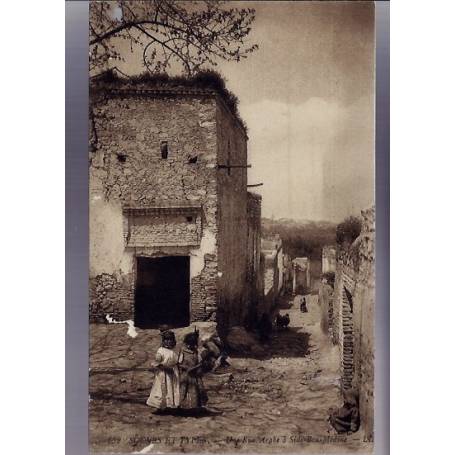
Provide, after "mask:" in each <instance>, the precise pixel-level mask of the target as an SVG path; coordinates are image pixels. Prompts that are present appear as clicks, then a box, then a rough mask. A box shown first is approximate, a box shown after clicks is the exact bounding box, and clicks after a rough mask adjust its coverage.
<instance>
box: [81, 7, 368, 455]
mask: <svg viewBox="0 0 455 455" xmlns="http://www.w3.org/2000/svg"><path fill="white" fill-rule="evenodd" d="M374 24H375V4H374V2H372V1H292V2H287V1H280V2H273V1H270V2H268V1H267V2H266V1H223V2H221V1H175V0H149V1H93V2H90V22H89V56H88V58H89V67H90V73H89V75H88V77H89V87H90V99H89V123H90V125H89V131H90V137H89V150H88V167H89V241H90V242H89V254H90V264H89V277H88V278H89V304H88V309H89V320H90V352H89V371H88V375H89V397H88V399H89V444H90V451H91V453H121V454H132V453H140V454H147V453H151V454H153V453H177V452H189V453H203V452H206V453H304V454H306V453H308V454H310V453H311V454H312V453H321V454H322V453H372V451H373V449H374V418H373V417H374V353H375V336H374V322H375V317H374V316H375V310H374V306H375V200H374V194H375V182H374V173H375V25H374Z"/></svg>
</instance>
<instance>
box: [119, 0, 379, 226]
mask: <svg viewBox="0 0 455 455" xmlns="http://www.w3.org/2000/svg"><path fill="white" fill-rule="evenodd" d="M232 4H233V6H244V5H246V6H248V7H253V8H255V9H256V21H255V22H254V23H253V30H252V32H251V35H250V39H251V41H252V42H255V43H257V44H258V45H259V50H258V51H256V52H254V53H253V54H252V55H250V57H249V58H248V59H246V60H244V61H241V62H240V63H236V62H230V63H227V62H221V63H220V65H219V66H218V67H217V68H216V69H217V70H218V71H220V72H221V73H222V74H223V75H224V76H225V78H226V79H227V87H228V88H229V89H230V90H231V91H232V92H234V93H235V94H236V95H237V96H238V98H239V100H240V104H239V111H240V115H241V116H242V118H243V119H244V120H245V122H246V124H247V126H248V130H249V144H248V153H249V162H250V163H251V164H252V169H250V170H249V175H248V180H249V183H252V184H254V183H260V182H262V183H264V186H262V187H259V188H255V189H254V191H255V192H257V193H259V194H261V195H262V212H263V216H265V217H271V216H272V215H273V216H274V217H275V218H283V217H285V218H294V219H309V220H329V221H335V222H337V221H340V220H341V219H343V218H344V217H345V216H347V215H349V214H356V213H358V212H359V211H360V210H361V209H362V208H366V207H368V206H370V205H371V204H373V201H374V4H373V3H372V2H363V1H352V2H327V1H323V2H322V1H321V2H316V1H314V2H305V1H300V2H232ZM127 64H129V65H130V66H129V68H128V69H131V67H132V66H131V60H130V58H128V59H127ZM133 66H134V65H133ZM123 68H125V70H126V68H127V67H125V66H124V67H123ZM123 68H122V69H123ZM130 74H131V71H130Z"/></svg>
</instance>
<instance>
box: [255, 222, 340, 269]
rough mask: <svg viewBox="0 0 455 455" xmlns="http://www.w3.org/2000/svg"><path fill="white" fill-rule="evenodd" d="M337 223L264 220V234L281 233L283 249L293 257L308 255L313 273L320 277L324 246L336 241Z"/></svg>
mask: <svg viewBox="0 0 455 455" xmlns="http://www.w3.org/2000/svg"><path fill="white" fill-rule="evenodd" d="M335 229H336V225H335V224H333V223H329V222H315V221H314V222H305V223H300V222H295V221H292V222H290V221H289V220H269V219H265V218H264V219H263V220H262V230H263V233H264V235H270V234H279V236H280V237H281V239H282V241H283V251H284V252H285V253H286V254H289V256H290V257H291V259H294V258H296V257H308V258H309V259H310V260H311V275H312V276H313V277H314V278H319V276H320V273H321V267H322V261H321V257H322V248H323V247H324V246H325V245H331V244H333V243H334V242H335Z"/></svg>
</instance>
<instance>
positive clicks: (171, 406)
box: [147, 330, 207, 413]
mask: <svg viewBox="0 0 455 455" xmlns="http://www.w3.org/2000/svg"><path fill="white" fill-rule="evenodd" d="M198 342H199V332H198V331H196V330H195V331H194V332H192V333H188V334H187V335H185V337H184V339H183V346H182V348H181V349H180V351H179V352H176V351H175V347H176V345H177V343H176V339H175V334H174V332H172V331H171V330H166V331H162V332H161V347H160V348H159V349H158V351H157V353H156V358H155V361H156V364H155V365H153V367H154V370H155V372H156V374H155V379H154V382H153V386H152V390H151V391H150V395H149V397H148V400H147V405H148V406H151V407H152V408H153V409H154V412H155V413H156V412H160V411H166V410H177V409H179V410H200V409H202V408H203V407H204V406H205V405H206V403H207V394H206V392H205V390H204V385H203V383H202V375H203V373H204V367H205V365H204V360H203V359H202V358H201V356H200V354H199V352H198Z"/></svg>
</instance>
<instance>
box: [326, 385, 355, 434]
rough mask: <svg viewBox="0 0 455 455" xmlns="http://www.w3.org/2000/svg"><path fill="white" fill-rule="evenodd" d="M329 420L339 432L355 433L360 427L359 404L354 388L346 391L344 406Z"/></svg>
mask: <svg viewBox="0 0 455 455" xmlns="http://www.w3.org/2000/svg"><path fill="white" fill-rule="evenodd" d="M329 421H330V424H331V425H332V427H333V428H335V430H336V431H337V433H355V432H356V431H357V430H358V429H359V424H360V415H359V406H358V402H357V395H356V394H355V392H354V391H353V390H347V391H346V392H345V393H344V404H343V406H342V407H341V408H339V409H337V410H336V411H334V412H333V413H332V414H331V415H330V417H329Z"/></svg>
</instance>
